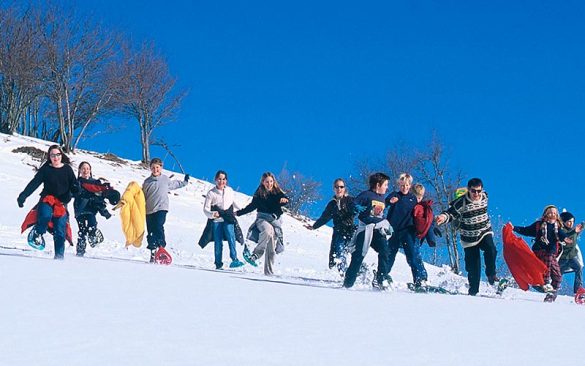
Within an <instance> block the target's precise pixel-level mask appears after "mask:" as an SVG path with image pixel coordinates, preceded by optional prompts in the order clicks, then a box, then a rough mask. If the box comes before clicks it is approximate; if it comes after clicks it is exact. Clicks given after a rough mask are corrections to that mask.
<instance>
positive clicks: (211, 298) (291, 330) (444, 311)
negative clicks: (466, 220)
mask: <svg viewBox="0 0 585 366" xmlns="http://www.w3.org/2000/svg"><path fill="white" fill-rule="evenodd" d="M0 139H1V142H0V161H2V169H1V171H0V185H1V186H2V190H1V191H0V199H1V200H2V201H3V202H4V205H3V207H2V211H1V220H0V291H1V294H2V299H1V301H0V307H1V308H2V311H1V312H0V326H1V328H0V329H1V330H0V365H32V364H34V365H81V364H83V365H100V366H101V365H135V364H136V365H138V364H139V365H229V364H236V365H329V364H335V365H361V364H367V365H393V364H402V365H423V364H425V365H426V364H432V365H463V364H468V365H492V366H493V365H541V364H542V365H544V364H551V363H554V364H561V363H573V362H575V360H576V359H577V360H578V359H579V358H578V354H579V351H578V349H579V347H578V344H580V342H579V340H580V338H581V336H582V334H583V331H582V330H581V327H582V324H584V320H585V307H583V306H578V305H576V304H574V303H573V299H572V298H570V297H565V296H560V297H559V298H558V300H557V302H556V303H554V304H546V303H543V302H542V298H543V296H542V294H536V293H524V292H522V291H520V290H515V289H508V290H507V291H506V292H505V294H504V296H503V297H502V298H493V293H494V290H493V289H492V288H490V287H489V286H487V285H485V284H484V285H482V289H481V294H483V295H484V296H483V297H469V296H463V295H462V296H457V295H455V296H451V295H438V294H414V293H411V292H409V291H408V290H406V289H405V285H406V282H408V281H410V279H411V275H410V270H409V268H408V266H407V264H406V262H405V260H404V257H403V256H402V255H399V258H397V261H396V265H395V267H394V269H393V271H392V276H393V278H394V280H395V282H396V288H395V289H394V291H391V292H385V293H380V292H374V291H371V290H370V285H369V284H363V285H358V286H356V288H355V289H352V290H344V289H341V288H340V286H341V282H340V278H339V275H337V274H336V273H334V272H332V271H330V270H328V269H327V255H328V250H329V238H330V235H331V229H330V228H328V227H324V228H321V229H319V230H316V231H308V230H307V229H305V228H303V227H302V223H301V222H299V221H298V220H296V219H294V218H291V217H289V216H286V217H285V219H284V223H285V225H284V233H285V242H286V244H287V245H286V251H285V252H284V253H283V254H281V255H278V256H277V263H276V275H275V276H273V277H266V276H264V275H263V274H262V265H260V266H259V267H258V268H254V267H251V266H249V265H246V266H245V267H243V268H242V269H240V270H234V271H230V270H226V271H216V270H213V268H214V266H213V244H210V245H209V246H208V247H206V248H205V250H202V249H201V248H199V246H198V245H197V241H198V239H199V236H200V234H201V232H202V230H203V227H204V226H205V220H206V219H205V217H204V215H203V213H202V205H203V199H204V198H203V195H204V194H205V193H206V192H207V190H208V189H209V188H210V187H211V183H208V182H203V181H199V180H197V179H192V180H191V181H190V183H189V185H188V186H187V187H186V188H183V189H180V190H176V191H172V193H171V197H170V199H171V208H170V211H169V214H168V216H167V224H166V225H165V229H166V233H167V242H168V243H169V244H168V246H167V249H169V250H170V251H171V253H172V254H173V257H174V262H173V265H172V266H169V267H164V266H157V265H150V264H147V263H145V262H146V261H147V258H148V253H147V251H146V249H144V247H143V248H139V249H136V248H133V247H131V248H129V249H126V248H125V246H124V237H123V235H122V232H121V226H120V220H119V217H117V212H115V211H114V212H113V214H114V215H113V217H112V218H111V219H110V220H105V219H103V218H102V217H99V216H98V222H99V227H100V228H101V230H102V232H103V233H104V235H105V237H106V240H105V241H104V243H102V244H101V245H100V246H99V247H97V248H88V251H87V254H86V258H77V257H75V255H74V248H73V247H67V248H66V254H65V260H64V261H54V260H52V259H51V258H52V240H51V239H50V236H46V239H47V249H46V250H45V251H44V252H39V251H34V250H32V249H30V248H29V247H28V245H27V244H26V237H25V234H23V235H21V234H20V224H21V222H22V219H23V218H24V215H25V214H26V212H28V210H29V209H30V208H31V207H32V206H33V205H34V204H35V202H36V200H37V193H35V194H33V195H32V196H31V197H29V198H28V200H27V202H26V204H25V208H24V209H19V208H18V206H17V204H16V197H17V195H18V194H19V193H20V192H21V191H22V189H23V188H24V186H25V185H26V184H27V183H28V181H29V180H30V179H31V178H32V177H33V174H34V171H33V168H32V166H38V165H39V162H38V161H35V160H33V159H32V158H31V157H30V156H29V155H27V154H24V153H14V152H12V151H13V149H15V148H17V147H20V146H35V147H38V148H40V149H41V150H43V151H46V149H47V147H48V145H49V144H48V143H45V142H43V141H39V140H35V139H31V138H26V137H18V136H6V135H0ZM100 156H101V154H96V153H90V152H78V153H77V154H75V155H73V156H71V158H72V160H73V163H74V164H73V165H74V169H76V167H77V164H79V163H80V162H81V161H84V160H85V161H89V162H90V163H91V165H92V166H93V174H94V176H97V177H106V178H108V179H109V180H110V182H111V183H112V184H113V185H114V187H115V188H117V189H118V190H120V191H123V190H124V189H125V187H126V185H127V184H128V183H129V182H130V181H133V180H134V181H137V182H139V183H142V181H143V180H144V179H145V178H146V177H147V176H148V175H149V171H148V170H145V169H143V168H141V167H140V166H139V164H138V163H137V162H133V161H126V162H124V163H117V162H113V161H109V160H103V159H100ZM191 173H193V174H194V175H197V173H198V172H191ZM165 174H168V175H170V174H172V172H165ZM259 174H260V173H259ZM177 178H179V179H182V175H179V174H177ZM234 183H236V182H234ZM237 200H238V203H239V204H240V206H243V205H245V204H246V203H247V202H249V201H250V197H249V196H247V195H244V194H237ZM70 208H71V207H70ZM253 219H254V214H251V215H247V216H245V217H243V218H241V220H240V224H241V226H242V228H243V229H244V231H245V230H246V229H247V227H248V226H249V225H250V224H251V223H252V221H253ZM72 226H73V229H74V234H75V232H76V229H77V226H76V224H75V223H73V222H72ZM11 248H13V249H11ZM241 249H242V248H241V246H238V252H239V253H240V254H241ZM240 257H241V255H240ZM224 258H225V260H224V262H229V259H228V255H227V246H226V248H224ZM366 261H367V262H368V263H371V264H372V265H373V264H374V263H375V262H376V257H375V256H374V253H373V252H371V253H369V254H368V257H367V258H366ZM427 269H428V271H429V275H430V282H431V283H432V284H436V285H443V286H446V287H448V288H449V289H451V290H453V291H458V292H461V293H465V292H466V288H465V283H466V280H465V278H462V277H458V276H455V275H453V274H451V273H449V272H448V271H447V270H446V269H444V268H437V267H432V266H427ZM490 296H491V297H490Z"/></svg>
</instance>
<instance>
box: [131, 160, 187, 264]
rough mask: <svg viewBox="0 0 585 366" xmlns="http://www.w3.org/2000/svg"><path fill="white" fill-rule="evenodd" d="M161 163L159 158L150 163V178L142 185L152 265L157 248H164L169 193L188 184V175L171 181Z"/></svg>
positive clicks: (147, 239) (148, 246)
mask: <svg viewBox="0 0 585 366" xmlns="http://www.w3.org/2000/svg"><path fill="white" fill-rule="evenodd" d="M162 168H163V163H162V160H161V159H159V158H153V159H152V160H151V161H150V171H151V173H152V174H151V175H150V177H148V178H146V180H145V181H144V183H143V184H142V191H143V192H144V198H145V199H146V231H148V234H147V236H146V241H147V243H148V245H147V248H148V249H150V262H151V263H154V258H155V253H156V250H157V249H158V248H159V247H162V248H164V247H166V245H167V243H166V240H165V228H164V224H165V221H166V217H167V212H168V211H169V191H170V190H174V189H179V188H181V187H184V186H186V185H187V183H188V182H189V174H185V178H184V179H183V180H182V181H180V180H171V179H170V178H169V177H167V176H166V175H163V174H162Z"/></svg>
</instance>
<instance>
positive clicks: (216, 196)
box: [203, 186, 240, 222]
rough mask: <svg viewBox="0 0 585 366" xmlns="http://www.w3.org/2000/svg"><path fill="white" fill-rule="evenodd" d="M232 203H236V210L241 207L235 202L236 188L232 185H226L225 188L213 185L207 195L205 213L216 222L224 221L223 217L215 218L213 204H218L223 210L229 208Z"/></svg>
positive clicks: (204, 206) (204, 205)
mask: <svg viewBox="0 0 585 366" xmlns="http://www.w3.org/2000/svg"><path fill="white" fill-rule="evenodd" d="M231 205H234V209H235V210H239V209H240V207H239V206H238V205H237V204H236V203H235V202H234V190H233V189H232V188H231V187H227V186H226V187H225V188H224V189H223V190H221V191H220V190H219V189H217V187H213V188H212V189H210V190H209V192H207V195H206V196H205V203H204V204H203V213H205V216H207V218H210V219H213V221H215V222H223V219H222V218H221V217H219V218H214V217H213V213H214V212H215V211H211V207H212V206H217V207H218V208H219V209H221V210H227V209H228V208H230V206H231Z"/></svg>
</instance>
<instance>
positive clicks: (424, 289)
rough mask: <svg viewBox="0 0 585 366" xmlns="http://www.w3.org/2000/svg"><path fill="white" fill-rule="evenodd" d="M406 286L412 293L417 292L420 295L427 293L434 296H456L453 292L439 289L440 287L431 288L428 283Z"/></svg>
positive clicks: (408, 284)
mask: <svg viewBox="0 0 585 366" xmlns="http://www.w3.org/2000/svg"><path fill="white" fill-rule="evenodd" d="M406 286H407V287H408V289H409V290H410V291H412V292H416V293H418V294H425V293H432V294H446V295H456V293H455V292H451V291H449V290H447V289H446V288H443V287H439V286H431V285H429V284H427V283H426V281H425V282H424V283H423V282H421V283H420V284H415V283H407V284H406Z"/></svg>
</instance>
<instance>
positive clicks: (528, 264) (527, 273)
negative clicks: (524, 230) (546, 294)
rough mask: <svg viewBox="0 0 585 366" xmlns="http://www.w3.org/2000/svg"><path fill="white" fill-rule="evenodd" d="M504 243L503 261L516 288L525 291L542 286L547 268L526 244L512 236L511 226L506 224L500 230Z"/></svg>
mask: <svg viewBox="0 0 585 366" xmlns="http://www.w3.org/2000/svg"><path fill="white" fill-rule="evenodd" d="M502 240H503V242H504V260H505V261H506V264H507V265H508V268H509V269H510V273H512V276H513V277H514V279H515V280H516V283H517V284H518V286H519V287H520V288H521V289H522V290H524V291H527V290H528V289H529V288H530V286H531V285H532V286H543V285H544V274H545V273H546V271H547V267H546V265H545V264H544V263H542V261H541V260H540V259H538V257H537V256H536V255H535V254H534V252H533V251H532V250H531V249H530V247H529V246H528V244H526V242H525V241H524V240H523V239H522V238H519V237H517V236H516V235H514V233H513V232H512V225H510V224H506V225H505V226H504V229H503V230H502Z"/></svg>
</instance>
